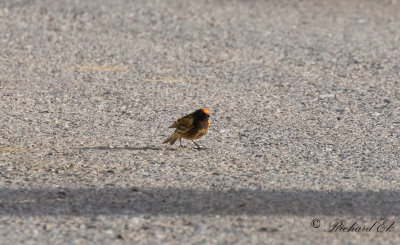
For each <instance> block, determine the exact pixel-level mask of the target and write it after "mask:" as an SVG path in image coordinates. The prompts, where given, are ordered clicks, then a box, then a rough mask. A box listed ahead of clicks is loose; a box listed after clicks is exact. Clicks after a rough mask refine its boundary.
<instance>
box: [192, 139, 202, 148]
mask: <svg viewBox="0 0 400 245" xmlns="http://www.w3.org/2000/svg"><path fill="white" fill-rule="evenodd" d="M192 142H193V143H194V144H195V145H196V146H197V149H198V150H200V149H201V147H200V146H199V145H198V144H197V143H196V142H194V141H193V140H192Z"/></svg>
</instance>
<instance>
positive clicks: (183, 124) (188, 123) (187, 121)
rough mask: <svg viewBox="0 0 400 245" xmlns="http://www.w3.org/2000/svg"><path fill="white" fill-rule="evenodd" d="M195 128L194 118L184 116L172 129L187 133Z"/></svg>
mask: <svg viewBox="0 0 400 245" xmlns="http://www.w3.org/2000/svg"><path fill="white" fill-rule="evenodd" d="M192 126H193V117H192V116H191V115H187V116H184V117H182V118H180V119H178V120H177V121H176V122H174V123H173V124H172V125H171V126H170V128H177V129H178V130H179V131H186V130H188V129H190V128H192Z"/></svg>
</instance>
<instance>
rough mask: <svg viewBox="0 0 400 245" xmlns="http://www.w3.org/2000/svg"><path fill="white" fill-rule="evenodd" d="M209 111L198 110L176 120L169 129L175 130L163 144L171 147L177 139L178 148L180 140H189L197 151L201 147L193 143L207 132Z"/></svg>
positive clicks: (209, 124)
mask: <svg viewBox="0 0 400 245" xmlns="http://www.w3.org/2000/svg"><path fill="white" fill-rule="evenodd" d="M209 118H210V111H209V110H207V109H198V110H196V111H194V112H192V113H190V114H188V115H186V116H184V117H182V118H180V119H178V120H176V121H175V122H174V123H173V124H172V125H171V126H170V127H169V128H176V129H175V131H174V133H172V135H171V136H170V137H169V138H168V139H167V140H166V141H164V142H163V143H170V144H171V145H173V144H174V143H175V141H177V140H178V139H179V144H180V147H184V146H183V145H182V141H181V140H182V138H184V139H187V140H191V141H192V142H193V143H194V144H195V145H196V146H197V149H201V147H200V146H199V145H198V144H197V143H196V142H194V140H196V139H198V138H200V137H201V136H203V135H205V134H206V133H207V132H208V129H209V128H210V126H211V123H210V120H209Z"/></svg>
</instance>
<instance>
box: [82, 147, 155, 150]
mask: <svg viewBox="0 0 400 245" xmlns="http://www.w3.org/2000/svg"><path fill="white" fill-rule="evenodd" d="M76 149H78V150H84V151H87V150H99V151H159V150H161V148H160V147H153V146H143V147H131V146H126V147H111V146H95V147H80V148H76Z"/></svg>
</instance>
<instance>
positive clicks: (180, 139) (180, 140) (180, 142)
mask: <svg viewBox="0 0 400 245" xmlns="http://www.w3.org/2000/svg"><path fill="white" fill-rule="evenodd" d="M179 146H180V147H184V146H183V145H182V138H179Z"/></svg>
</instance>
